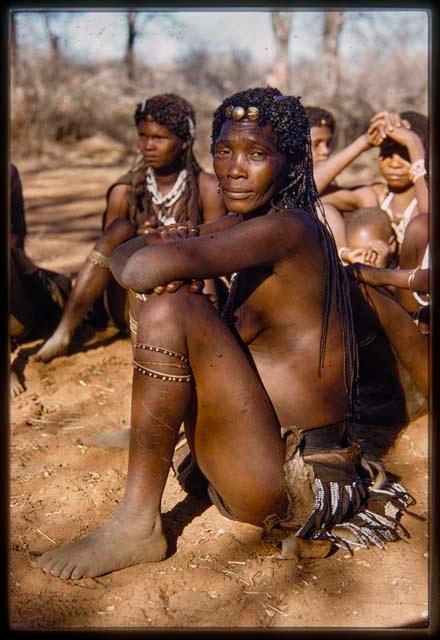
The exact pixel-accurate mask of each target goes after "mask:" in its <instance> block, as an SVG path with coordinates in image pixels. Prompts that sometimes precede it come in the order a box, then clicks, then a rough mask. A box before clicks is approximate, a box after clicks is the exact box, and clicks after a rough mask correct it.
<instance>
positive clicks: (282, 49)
mask: <svg viewBox="0 0 440 640" xmlns="http://www.w3.org/2000/svg"><path fill="white" fill-rule="evenodd" d="M292 16H293V12H292V11H285V12H283V13H281V12H280V11H271V19H272V29H273V34H274V36H275V47H276V49H275V63H274V66H273V70H272V77H271V78H270V79H271V81H272V83H273V84H274V85H275V86H276V87H277V88H278V89H279V90H280V91H287V89H288V84H289V37H290V27H291V24H292Z"/></svg>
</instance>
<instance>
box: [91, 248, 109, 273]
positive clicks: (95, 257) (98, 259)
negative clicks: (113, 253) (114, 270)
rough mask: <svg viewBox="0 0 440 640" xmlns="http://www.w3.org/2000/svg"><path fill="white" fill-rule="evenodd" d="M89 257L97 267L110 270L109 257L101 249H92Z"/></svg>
mask: <svg viewBox="0 0 440 640" xmlns="http://www.w3.org/2000/svg"><path fill="white" fill-rule="evenodd" d="M87 257H88V259H89V260H90V261H91V262H93V264H95V265H96V266H97V267H101V268H102V269H108V270H109V271H110V264H109V259H108V257H107V256H105V255H104V254H103V253H101V252H100V251H96V249H92V251H91V252H90V253H89V255H88V256H87Z"/></svg>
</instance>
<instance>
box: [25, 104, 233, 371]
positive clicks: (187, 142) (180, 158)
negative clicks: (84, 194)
mask: <svg viewBox="0 0 440 640" xmlns="http://www.w3.org/2000/svg"><path fill="white" fill-rule="evenodd" d="M134 121H135V125H136V128H137V132H138V146H139V151H140V154H141V158H140V161H139V162H138V163H137V164H136V166H135V167H134V168H133V169H132V170H131V171H129V172H128V173H127V174H125V175H123V176H121V178H119V179H118V180H117V181H116V182H115V183H114V184H113V185H112V186H111V187H110V189H109V190H108V192H107V209H106V212H105V214H104V219H103V234H102V236H101V238H100V239H99V240H98V241H97V242H96V244H95V246H94V249H93V250H92V251H91V253H90V254H89V256H88V257H87V260H86V261H85V263H84V265H83V266H82V267H81V270H80V272H79V274H78V277H77V280H76V282H75V286H74V288H73V290H72V293H71V295H70V296H69V300H68V302H67V305H66V308H65V311H64V313H63V317H62V319H61V322H60V324H59V325H58V327H57V329H56V331H55V333H54V334H53V335H52V337H51V338H50V339H49V340H48V341H47V342H46V343H45V344H44V345H43V346H42V347H41V349H40V350H39V351H38V353H37V354H36V356H35V358H36V359H37V360H43V361H45V362H47V361H49V360H51V359H52V358H54V357H56V356H59V355H62V354H64V353H65V352H66V351H67V349H68V347H69V345H70V343H71V341H72V337H73V335H74V333H75V331H76V329H77V328H78V327H79V325H80V323H81V322H82V320H83V319H84V317H85V315H86V313H87V312H88V310H89V309H90V307H91V306H92V304H93V303H94V302H95V301H97V300H98V299H99V298H100V296H101V295H102V294H103V293H104V292H106V302H107V310H108V312H109V314H110V316H111V318H112V319H113V321H114V323H115V324H116V326H117V327H119V328H121V329H125V328H126V327H127V324H128V322H127V320H128V317H127V316H128V314H127V309H128V305H127V300H126V295H125V291H124V290H123V289H121V287H120V286H119V285H118V284H117V283H116V282H115V280H114V279H113V278H112V275H111V272H110V270H109V265H108V258H109V256H110V254H111V252H112V251H113V249H115V248H116V247H117V246H118V245H119V244H121V243H122V242H125V241H126V240H128V239H129V238H132V237H133V236H135V235H136V234H143V233H149V232H150V231H151V230H152V229H156V228H158V227H159V226H163V225H169V224H173V223H177V224H182V223H183V222H186V221H188V220H191V221H192V222H193V223H194V224H200V223H202V222H206V221H209V220H215V219H216V218H218V217H220V216H222V215H224V214H225V212H226V210H225V206H224V203H223V198H222V197H221V195H220V194H219V193H218V191H217V189H216V179H215V177H214V176H213V175H210V174H208V173H206V172H205V171H203V170H202V169H201V167H200V165H199V164H198V162H197V160H196V158H195V156H194V152H193V145H194V136H195V113H194V109H193V108H192V106H191V105H190V104H189V103H188V102H187V101H186V100H184V98H181V97H180V96H176V95H173V94H164V95H159V96H154V97H152V98H150V99H148V100H147V98H145V99H144V101H143V102H142V103H139V104H138V105H137V108H136V111H135V114H134ZM208 287H209V293H210V294H211V295H212V296H215V293H216V291H215V288H214V283H209V285H208Z"/></svg>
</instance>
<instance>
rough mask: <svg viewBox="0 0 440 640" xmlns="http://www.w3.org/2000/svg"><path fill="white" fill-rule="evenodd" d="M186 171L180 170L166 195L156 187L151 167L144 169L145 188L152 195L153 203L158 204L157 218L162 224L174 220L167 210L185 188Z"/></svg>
mask: <svg viewBox="0 0 440 640" xmlns="http://www.w3.org/2000/svg"><path fill="white" fill-rule="evenodd" d="M186 176H187V171H186V169H182V171H181V172H180V173H179V175H178V176H177V180H176V182H175V183H174V186H173V188H172V189H171V191H169V192H168V193H167V194H166V195H164V196H163V195H162V194H161V192H160V191H159V189H158V187H157V182H156V177H155V175H154V171H153V170H152V168H151V167H148V168H147V171H146V188H147V191H149V192H150V193H151V195H152V201H153V203H154V204H157V205H159V207H160V208H159V214H158V220H159V222H161V223H162V224H171V223H173V222H175V219H174V216H172V215H170V213H169V210H170V209H171V207H172V206H173V204H174V203H175V202H177V200H178V199H179V198H180V196H181V195H182V193H183V192H184V190H185V182H186Z"/></svg>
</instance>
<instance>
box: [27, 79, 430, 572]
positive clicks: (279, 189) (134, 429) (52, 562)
mask: <svg viewBox="0 0 440 640" xmlns="http://www.w3.org/2000/svg"><path fill="white" fill-rule="evenodd" d="M212 151H213V155H214V169H215V173H216V175H217V178H218V181H219V184H220V188H221V190H222V193H223V197H224V199H225V203H226V206H227V207H228V209H229V211H230V212H232V213H230V215H228V216H226V217H224V218H223V219H221V220H219V221H214V222H212V223H209V224H206V225H202V226H200V227H199V229H198V231H199V236H198V237H188V238H186V239H178V240H177V239H176V240H171V241H169V242H166V241H164V240H163V239H161V238H160V236H159V234H156V235H155V234H151V235H150V236H144V237H140V238H136V239H133V240H131V241H130V242H127V243H125V244H123V245H121V246H120V247H119V248H118V249H116V251H115V252H114V253H113V254H112V257H111V267H112V272H113V274H114V275H115V277H116V279H117V280H118V282H120V283H121V284H122V285H123V286H125V287H127V288H130V289H133V290H135V291H136V292H137V293H140V294H144V295H145V298H146V301H145V302H144V303H143V305H142V308H141V310H140V312H139V316H138V331H137V342H136V344H135V345H134V375H133V394H132V420H131V439H130V452H129V463H128V476H127V484H126V491H125V495H124V498H123V500H122V502H121V504H120V505H119V507H118V508H117V510H116V512H115V513H114V514H113V516H112V518H111V520H110V522H109V523H108V524H106V525H104V526H103V527H100V528H99V529H97V530H96V531H94V532H92V533H91V534H89V535H88V536H86V537H85V538H83V539H81V540H79V541H76V542H73V543H71V544H67V545H65V546H62V547H60V548H59V549H55V550H52V551H49V552H48V553H45V554H44V555H43V556H42V557H41V558H40V560H39V564H40V566H41V567H42V569H43V570H44V571H45V572H47V573H50V574H52V575H54V576H59V577H61V578H64V579H68V578H72V579H78V578H82V577H93V576H98V575H101V574H104V573H108V572H110V571H114V570H117V569H122V568H124V567H128V566H130V565H133V564H138V563H143V562H153V561H160V560H162V559H163V558H164V557H165V555H166V551H167V543H166V538H165V535H164V532H163V528H162V518H161V513H160V505H161V498H162V493H163V490H164V487H165V483H166V479H167V476H168V472H169V469H170V462H171V459H172V456H173V451H174V448H175V444H176V439H177V435H178V431H179V427H180V425H181V422H182V421H184V423H185V430H186V435H187V439H188V443H189V445H190V448H191V451H192V454H193V455H194V457H195V459H196V461H197V464H198V465H199V467H200V469H201V471H202V472H203V474H204V475H205V476H206V478H207V479H208V481H209V493H210V496H211V498H212V500H213V502H214V503H215V504H216V506H217V507H218V508H219V509H220V511H221V512H222V513H223V514H224V515H226V516H227V517H229V518H232V519H235V520H239V521H242V522H247V523H251V524H254V525H257V526H260V527H262V528H263V529H264V531H265V534H266V536H267V538H268V539H269V540H272V541H280V540H283V543H282V544H283V557H292V556H294V557H298V556H301V555H305V556H310V555H312V556H325V555H327V554H328V553H329V551H330V549H331V547H332V545H333V544H335V545H336V546H342V547H343V548H346V545H347V544H348V543H347V542H346V541H347V540H352V541H353V543H354V544H360V545H361V546H366V545H368V543H372V544H377V545H379V546H380V547H383V545H384V541H385V540H396V539H397V538H398V537H399V533H398V532H399V530H400V531H402V530H401V529H399V526H400V525H399V522H398V520H399V513H398V512H399V510H398V508H396V507H394V506H393V505H392V504H391V502H390V500H392V501H393V504H394V505H400V506H402V507H405V506H406V505H408V504H409V501H410V500H411V499H410V497H409V496H408V494H407V493H406V492H405V491H404V490H403V488H402V487H401V486H400V485H397V484H395V483H391V482H388V481H387V480H386V479H385V478H384V474H383V473H381V474H379V475H378V477H377V478H376V479H375V482H374V484H373V477H374V472H373V470H372V468H371V466H369V465H368V464H367V463H366V461H365V460H364V459H363V458H362V455H361V452H360V449H359V447H358V445H357V444H356V443H354V442H352V441H351V440H350V435H349V422H350V413H351V394H352V387H353V381H354V376H355V373H356V344H355V341H354V332H353V327H352V321H351V309H350V301H349V294H348V281H347V278H346V275H345V272H344V269H343V267H342V264H341V262H340V260H339V259H338V256H337V251H336V247H335V244H334V241H333V239H332V237H331V235H330V233H329V231H328V227H326V226H325V225H324V224H322V223H321V222H320V221H319V219H318V217H317V213H316V207H317V204H318V200H317V193H316V190H315V186H314V181H313V165H312V157H311V144H310V133H309V127H308V122H307V118H306V116H305V112H304V109H303V107H302V105H301V103H300V102H299V100H298V99H297V98H295V97H293V96H283V95H282V94H281V93H280V92H279V91H278V90H276V89H271V88H265V89H249V90H247V91H243V92H240V93H237V94H234V95H233V96H231V97H230V98H227V99H226V100H225V101H224V102H223V103H222V104H221V105H220V106H219V107H218V109H217V110H216V111H215V114H214V120H213V131H212ZM153 237H154V238H155V239H154V240H153ZM224 273H229V274H231V273H234V274H235V275H234V276H232V278H231V288H230V292H229V298H228V302H227V304H226V305H225V308H224V310H223V318H222V317H220V316H219V315H218V313H216V311H215V309H214V308H213V306H212V305H211V304H210V303H209V301H208V300H207V299H206V296H202V295H195V294H194V293H191V292H190V291H189V289H188V285H187V284H186V283H187V282H189V281H190V280H191V279H192V278H212V277H215V276H216V275H219V274H224ZM171 281H183V282H184V284H183V285H182V286H181V287H180V288H178V289H177V290H176V291H175V292H174V293H164V294H162V295H160V296H158V295H153V294H152V293H151V292H152V290H153V289H154V287H156V286H158V285H161V286H164V285H166V283H168V282H171ZM412 326H413V325H412ZM414 331H415V332H416V333H417V330H416V328H415V327H414ZM368 470H369V472H368ZM370 474H371V475H370ZM370 497H371V498H373V497H374V500H369V498H370ZM385 504H386V505H387V506H386V508H385V510H384V508H383V507H384V506H385ZM381 505H382V506H381ZM385 511H386V512H385Z"/></svg>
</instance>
